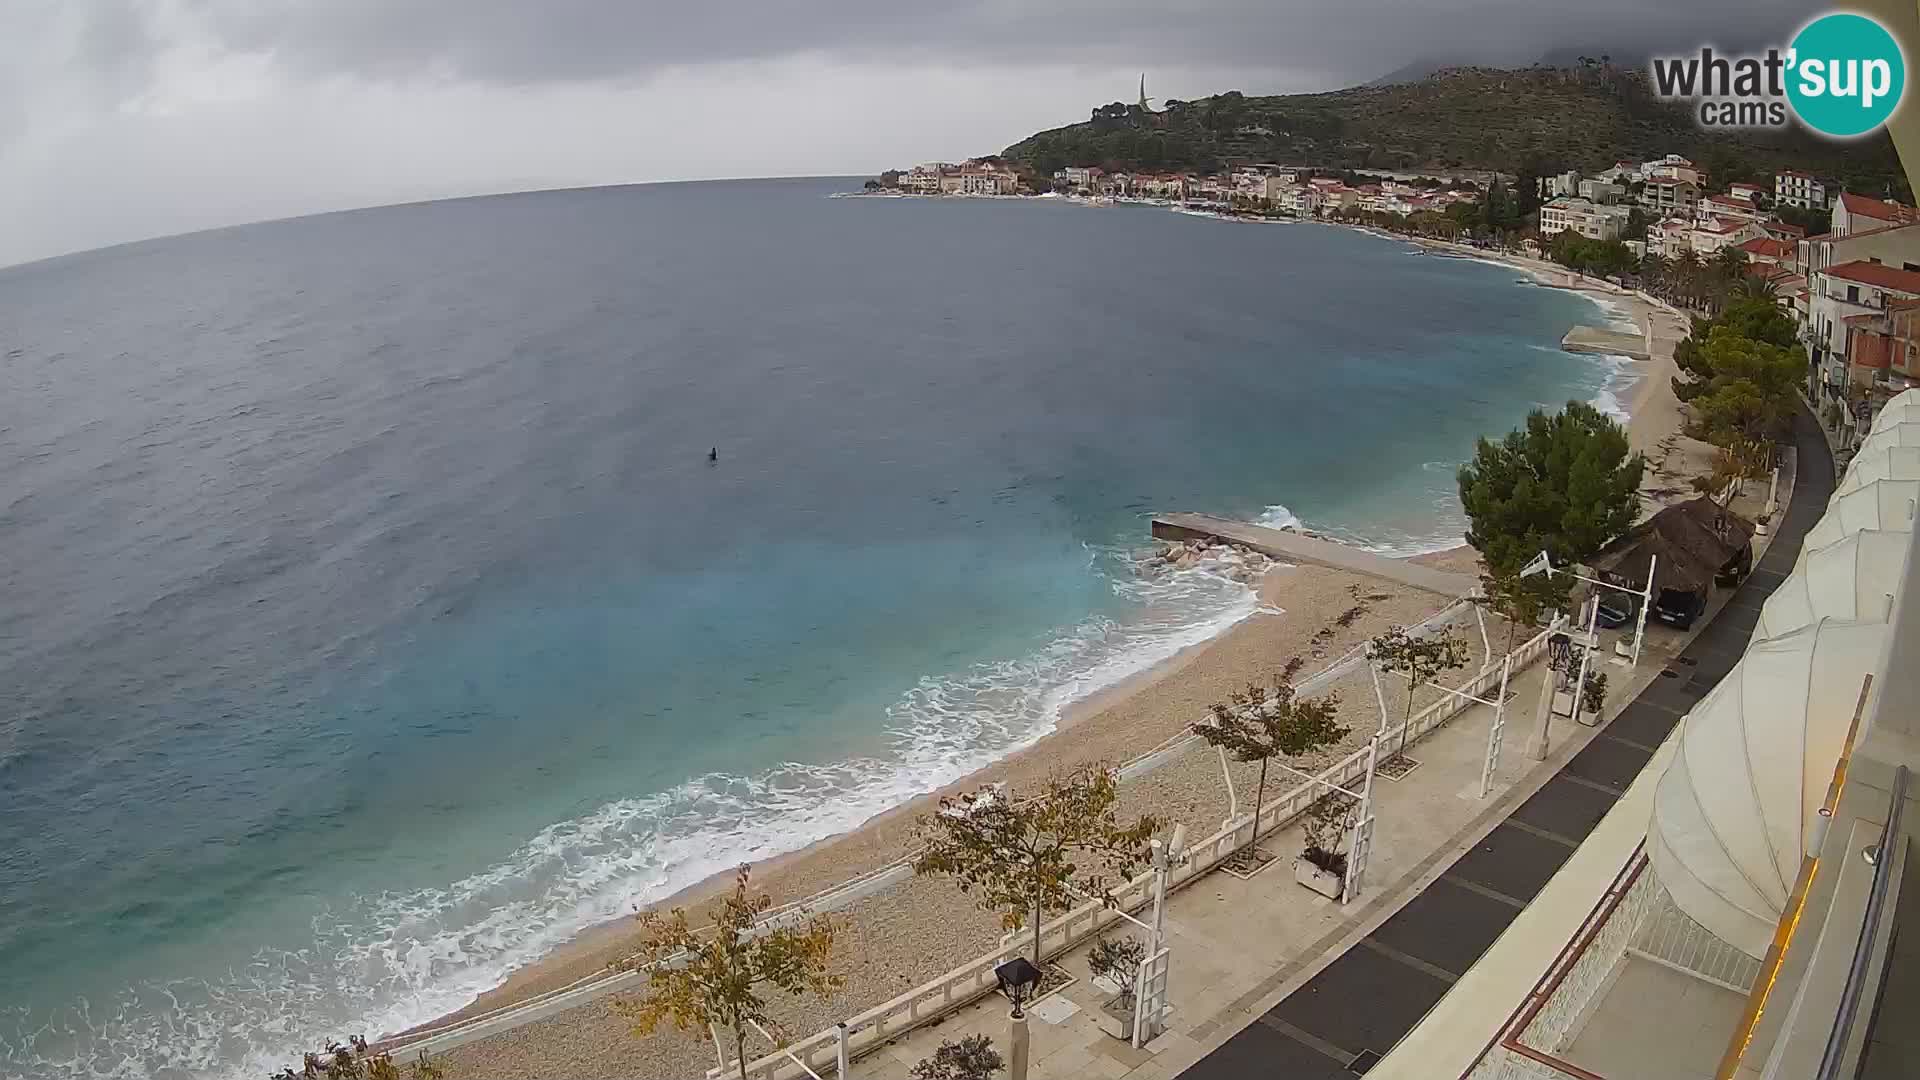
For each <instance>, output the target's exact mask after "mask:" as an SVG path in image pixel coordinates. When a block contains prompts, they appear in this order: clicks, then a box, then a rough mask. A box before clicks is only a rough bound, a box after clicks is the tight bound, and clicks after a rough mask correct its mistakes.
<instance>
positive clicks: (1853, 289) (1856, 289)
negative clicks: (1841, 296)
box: [1847, 285, 1860, 304]
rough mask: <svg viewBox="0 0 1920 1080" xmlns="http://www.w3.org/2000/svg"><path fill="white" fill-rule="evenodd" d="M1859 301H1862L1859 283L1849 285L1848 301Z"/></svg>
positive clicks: (1854, 302) (1855, 302) (1853, 302)
mask: <svg viewBox="0 0 1920 1080" xmlns="http://www.w3.org/2000/svg"><path fill="white" fill-rule="evenodd" d="M1859 302H1860V286H1858V285H1849V286H1847V303H1849V304H1857V303H1859Z"/></svg>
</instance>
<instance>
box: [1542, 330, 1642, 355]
mask: <svg viewBox="0 0 1920 1080" xmlns="http://www.w3.org/2000/svg"><path fill="white" fill-rule="evenodd" d="M1560 347H1561V348H1562V349H1565V350H1566V351H1568V352H1572V353H1599V354H1601V355H1604V356H1625V357H1627V358H1629V359H1632V360H1648V359H1651V358H1652V356H1653V353H1652V351H1651V350H1650V349H1649V348H1648V347H1647V336H1646V335H1645V334H1629V333H1626V332H1625V331H1621V330H1603V329H1601V328H1600V327H1597V326H1576V327H1574V328H1573V329H1571V330H1569V331H1567V336H1566V337H1563V338H1561V339H1560Z"/></svg>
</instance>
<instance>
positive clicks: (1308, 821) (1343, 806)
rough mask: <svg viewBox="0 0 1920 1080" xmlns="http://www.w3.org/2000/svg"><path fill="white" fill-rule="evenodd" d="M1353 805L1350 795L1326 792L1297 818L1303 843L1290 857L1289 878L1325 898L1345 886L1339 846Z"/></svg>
mask: <svg viewBox="0 0 1920 1080" xmlns="http://www.w3.org/2000/svg"><path fill="white" fill-rule="evenodd" d="M1356 805H1357V800H1355V799H1354V798H1353V796H1351V795H1348V794H1346V793H1345V792H1340V791H1330V792H1328V793H1327V794H1325V795H1323V796H1321V797H1320V798H1319V799H1317V800H1315V801H1314V803H1313V805H1311V806H1309V807H1307V812H1306V813H1305V814H1304V815H1302V817H1301V823H1300V828H1301V831H1302V832H1304V833H1305V834H1306V846H1305V850H1303V851H1301V853H1300V857H1299V858H1297V859H1295V860H1293V878H1294V880H1295V881H1298V882H1299V883H1300V884H1302V885H1305V886H1306V887H1307V888H1309V889H1312V890H1313V891H1314V892H1317V893H1319V894H1320V895H1321V896H1324V897H1326V898H1327V899H1329V900H1338V899H1340V894H1341V892H1343V891H1344V890H1345V888H1346V882H1347V854H1346V852H1345V851H1343V850H1341V849H1342V848H1343V847H1345V845H1346V842H1347V830H1348V829H1349V828H1350V827H1351V826H1352V824H1353V811H1354V808H1355V806H1356Z"/></svg>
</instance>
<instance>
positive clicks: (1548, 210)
mask: <svg viewBox="0 0 1920 1080" xmlns="http://www.w3.org/2000/svg"><path fill="white" fill-rule="evenodd" d="M1627 214H1628V210H1627V209H1626V208H1625V207H1621V206H1600V205H1598V204H1596V203H1594V202H1593V201H1592V200H1589V199H1575V198H1569V197H1565V196H1562V197H1561V198H1557V199H1550V200H1548V201H1547V202H1545V203H1542V204H1541V206H1540V234H1541V235H1542V236H1551V235H1553V234H1554V233H1557V232H1566V231H1568V230H1572V231H1573V232H1576V233H1579V234H1580V235H1581V236H1584V237H1586V238H1587V239H1589V240H1613V239H1616V238H1618V237H1619V235H1620V227H1621V226H1622V225H1624V224H1626V218H1627Z"/></svg>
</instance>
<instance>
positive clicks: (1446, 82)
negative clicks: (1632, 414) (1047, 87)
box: [1004, 64, 1906, 194]
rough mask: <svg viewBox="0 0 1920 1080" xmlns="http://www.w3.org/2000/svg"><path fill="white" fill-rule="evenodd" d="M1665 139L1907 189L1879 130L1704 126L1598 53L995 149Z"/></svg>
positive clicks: (1320, 150)
mask: <svg viewBox="0 0 1920 1080" xmlns="http://www.w3.org/2000/svg"><path fill="white" fill-rule="evenodd" d="M1668 153H1679V154H1684V155H1686V156H1687V157H1690V158H1692V159H1694V160H1695V161H1696V162H1698V163H1700V164H1702V165H1703V166H1704V167H1706V168H1707V169H1708V170H1709V173H1710V175H1711V176H1712V178H1713V182H1714V184H1715V185H1716V186H1717V185H1720V184H1724V183H1726V182H1729V181H1734V180H1759V179H1762V178H1765V179H1766V182H1767V183H1768V185H1769V186H1771V174H1772V172H1773V171H1774V170H1775V169H1776V168H1782V167H1793V168H1799V169H1805V170H1808V171H1811V172H1814V173H1817V174H1820V175H1824V176H1834V177H1838V178H1840V179H1841V180H1843V181H1845V182H1846V183H1847V186H1848V187H1849V188H1850V189H1852V190H1857V191H1865V192H1871V193H1875V194H1879V193H1883V192H1884V191H1885V190H1886V187H1887V185H1888V183H1889V182H1891V183H1893V185H1894V193H1895V194H1905V193H1906V183H1905V180H1904V179H1903V174H1902V171H1901V169H1900V163H1899V159H1898V158H1897V157H1896V156H1895V154H1894V150H1893V143H1892V140H1891V139H1889V138H1887V137H1886V135H1885V134H1884V133H1883V134H1881V135H1878V136H1876V137H1873V138H1870V139H1865V140H1860V141H1857V142H1847V143H1840V142H1829V141H1826V140H1823V139H1818V138H1814V137H1812V136H1810V135H1807V134H1806V133H1804V132H1802V131H1800V130H1799V129H1797V128H1794V129H1791V130H1788V131H1782V132H1758V131H1749V132H1738V133H1733V134H1727V135H1719V134H1708V133H1707V132H1705V131H1703V130H1701V129H1700V128H1699V127H1698V126H1696V124H1695V123H1694V118H1693V115H1692V113H1691V112H1689V111H1688V110H1687V109H1685V108H1683V107H1680V106H1677V105H1672V104H1668V103H1664V102H1660V101H1657V100H1655V99H1654V98H1653V97H1651V95H1650V94H1649V93H1648V91H1647V88H1646V84H1645V79H1644V77H1643V76H1642V74H1641V73H1640V72H1638V71H1632V70H1624V69H1621V68H1616V67H1611V66H1600V65H1598V64H1593V65H1589V66H1587V67H1582V68H1572V69H1569V68H1549V67H1532V68H1524V69H1519V70H1511V71H1503V70H1497V69H1491V68H1450V69H1447V70H1445V71H1441V72H1438V73H1435V74H1434V75H1433V76H1431V77H1429V78H1426V79H1422V80H1419V81H1416V82H1410V83H1399V84H1392V85H1369V86H1356V87H1351V88H1349V89H1346V90H1336V91H1333V92H1331V93H1325V94H1293V95H1284V96H1274V97H1246V96H1244V95H1242V94H1241V93H1240V92H1239V91H1227V92H1226V93H1224V94H1218V95H1215V96H1213V97H1209V98H1201V99H1199V100H1195V101H1186V102H1180V101H1169V102H1168V103H1167V107H1166V109H1165V110H1164V111H1162V112H1157V113H1154V114H1151V115H1147V114H1143V113H1141V112H1140V110H1139V108H1138V106H1133V105H1125V104H1121V103H1118V102H1116V103H1114V104H1112V105H1107V106H1103V107H1101V108H1099V109H1096V110H1094V114H1093V118H1092V119H1090V120H1088V121H1085V122H1083V123H1078V124H1072V125H1069V126H1067V127H1062V128H1055V129H1053V130H1051V131H1043V132H1040V133H1039V134H1036V135H1032V136H1030V137H1028V138H1026V139H1023V140H1021V141H1020V142H1017V143H1015V144H1013V145H1012V146H1010V147H1008V148H1007V149H1006V150H1005V151H1004V156H1005V157H1008V158H1011V159H1013V160H1015V161H1017V162H1019V163H1021V164H1023V165H1025V166H1027V167H1029V168H1031V169H1033V171H1035V172H1037V173H1039V174H1041V175H1043V176H1045V175H1051V174H1052V173H1053V172H1054V171H1055V170H1056V169H1060V168H1064V167H1066V166H1068V165H1098V166H1101V167H1103V168H1108V169H1129V170H1132V169H1200V170H1213V169H1217V168H1219V167H1221V166H1222V165H1230V164H1233V163H1236V162H1249V161H1272V162H1281V163H1291V164H1311V165H1320V166H1330V167H1337V168H1374V169H1420V168H1426V169H1440V170H1447V169H1458V170H1473V169H1493V170H1499V171H1502V172H1508V173H1518V172H1522V171H1529V172H1534V173H1537V174H1545V173H1552V172H1558V171H1561V170H1564V169H1569V168H1574V169H1584V170H1597V169H1602V168H1605V167H1606V166H1607V165H1609V164H1611V163H1612V162H1613V161H1615V160H1616V159H1620V158H1630V159H1634V160H1640V159H1644V158H1647V157H1657V156H1659V155H1662V154H1668Z"/></svg>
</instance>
